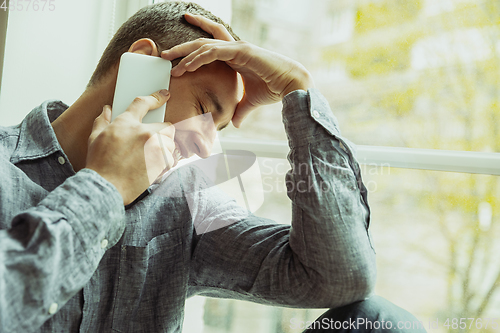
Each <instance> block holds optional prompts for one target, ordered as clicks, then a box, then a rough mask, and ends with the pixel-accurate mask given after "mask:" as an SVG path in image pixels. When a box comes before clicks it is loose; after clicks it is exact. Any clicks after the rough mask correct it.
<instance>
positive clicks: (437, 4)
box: [222, 0, 500, 152]
mask: <svg viewBox="0 0 500 333" xmlns="http://www.w3.org/2000/svg"><path fill="white" fill-rule="evenodd" d="M232 6H233V19H232V22H233V24H232V25H233V28H234V30H235V31H236V33H238V34H239V35H240V37H241V38H242V39H245V40H248V41H250V42H252V43H255V44H257V45H259V46H262V47H265V48H267V49H270V50H274V51H276V52H279V53H282V54H285V55H288V56H290V57H291V58H293V59H295V60H298V61H299V62H301V63H302V64H304V65H305V66H306V67H307V68H308V69H309V70H310V71H311V72H312V74H313V76H314V78H315V83H316V87H317V88H318V89H319V90H320V91H321V92H322V93H323V94H324V95H325V96H326V98H327V99H328V101H329V103H330V105H331V107H332V110H333V111H334V114H335V115H336V116H337V117H338V119H339V121H340V125H341V128H342V130H343V134H344V135H345V136H346V137H347V138H349V139H350V140H351V141H353V142H355V143H357V144H366V145H384V146H400V147H413V148H433V149H449V150H473V151H495V152H500V134H499V130H498V123H499V120H500V79H499V78H500V61H499V60H500V42H499V40H500V39H499V37H500V2H498V1H497V0H415V1H403V0H376V1H374V0H372V1H370V0H357V1H354V0H336V1H330V0H312V1H303V0H272V1H270V0H233V2H232ZM280 119H281V115H280V105H279V104H278V105H272V106H269V107H263V108H261V109H260V110H258V111H256V112H254V113H253V114H252V115H251V116H250V117H249V119H248V120H247V121H246V123H244V125H243V128H242V129H241V130H236V131H235V130H234V129H229V130H227V131H223V132H225V133H223V134H222V135H224V136H246V137H249V138H261V139H285V135H284V132H283V131H282V130H281V129H282V124H281V121H280Z"/></svg>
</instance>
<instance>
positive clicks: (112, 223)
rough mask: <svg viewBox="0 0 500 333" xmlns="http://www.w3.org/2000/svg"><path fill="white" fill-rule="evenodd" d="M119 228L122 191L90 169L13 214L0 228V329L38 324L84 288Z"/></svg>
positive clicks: (20, 329)
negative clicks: (8, 225)
mask: <svg viewBox="0 0 500 333" xmlns="http://www.w3.org/2000/svg"><path fill="white" fill-rule="evenodd" d="M2 202H3V203H4V204H5V201H4V200H2ZM123 229H124V226H123V204H122V199H121V197H120V195H119V194H118V192H117V191H116V189H115V188H114V187H113V186H112V185H111V184H109V183H108V182H106V181H105V180H104V179H103V178H102V177H100V176H98V175H97V174H96V173H95V172H93V171H90V170H83V171H81V172H79V173H78V174H77V175H75V176H73V177H71V178H69V179H68V180H67V181H66V182H64V183H63V184H62V185H61V186H59V187H58V188H56V189H55V190H54V191H53V192H51V193H49V194H48V195H47V197H45V198H44V199H43V200H42V201H41V202H40V203H39V204H38V205H37V206H35V207H32V208H30V209H28V210H26V211H24V212H22V213H20V214H18V215H16V216H15V217H14V219H13V220H12V226H11V228H10V229H8V230H2V231H0V331H1V332H29V331H33V330H35V329H36V328H37V327H39V326H40V325H42V324H43V323H44V322H45V321H46V320H47V319H48V318H49V317H50V316H51V315H52V314H53V313H52V312H53V310H57V308H61V307H62V306H63V305H64V304H65V303H66V302H67V301H68V300H69V299H70V298H71V297H72V296H73V295H74V294H75V293H76V292H78V291H79V290H81V289H82V288H83V286H84V285H85V284H86V283H87V282H88V280H89V279H90V277H91V276H92V274H93V273H94V271H95V269H96V268H97V265H98V263H99V261H100V260H101V258H102V256H103V254H104V252H105V251H106V249H108V248H109V247H110V246H112V245H114V244H115V243H116V242H117V241H118V239H119V238H120V237H121V234H122V233H123ZM106 243H107V244H106ZM53 304H57V306H56V305H53Z"/></svg>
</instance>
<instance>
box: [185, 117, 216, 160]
mask: <svg viewBox="0 0 500 333" xmlns="http://www.w3.org/2000/svg"><path fill="white" fill-rule="evenodd" d="M216 135H217V130H216V129H215V126H214V125H213V123H212V124H211V125H209V126H203V127H202V128H201V130H199V131H195V132H192V137H191V139H192V140H191V142H192V145H193V147H192V149H191V151H192V152H193V153H195V154H196V155H198V156H199V157H201V158H207V157H209V156H210V155H211V154H212V147H213V145H214V141H215V137H216Z"/></svg>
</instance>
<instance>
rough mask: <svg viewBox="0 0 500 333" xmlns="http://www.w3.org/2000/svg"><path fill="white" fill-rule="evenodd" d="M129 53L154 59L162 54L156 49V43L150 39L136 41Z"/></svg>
mask: <svg viewBox="0 0 500 333" xmlns="http://www.w3.org/2000/svg"><path fill="white" fill-rule="evenodd" d="M128 52H133V53H140V54H145V55H150V56H154V57H159V56H160V52H159V50H158V48H157V47H156V43H155V42H154V41H153V40H151V39H149V38H141V39H138V40H136V41H135V42H134V43H133V44H132V45H130V47H129V49H128Z"/></svg>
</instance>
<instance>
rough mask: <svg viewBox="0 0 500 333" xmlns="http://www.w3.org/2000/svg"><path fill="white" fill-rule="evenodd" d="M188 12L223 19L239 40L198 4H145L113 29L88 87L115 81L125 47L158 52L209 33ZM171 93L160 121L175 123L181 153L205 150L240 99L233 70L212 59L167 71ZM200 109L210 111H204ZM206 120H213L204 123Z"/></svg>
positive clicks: (208, 150) (204, 153)
mask: <svg viewBox="0 0 500 333" xmlns="http://www.w3.org/2000/svg"><path fill="white" fill-rule="evenodd" d="M188 12H189V13H192V14H199V15H203V16H205V17H207V18H209V19H211V20H212V21H215V22H217V23H220V24H223V25H224V26H225V27H226V29H227V30H228V31H229V32H230V33H231V35H232V36H233V38H235V39H236V40H239V38H238V37H237V36H236V35H234V33H233V32H232V30H231V28H230V27H229V26H228V25H227V24H225V23H224V22H223V21H222V20H221V19H219V18H218V17H216V16H215V15H213V14H212V13H210V12H209V11H207V10H205V9H203V8H202V7H200V6H199V5H197V4H194V3H185V2H165V3H158V4H155V5H152V6H148V7H144V8H142V9H141V10H139V11H138V12H137V13H136V14H135V15H133V16H132V17H131V18H130V19H128V20H127V21H126V22H125V23H124V24H123V25H122V26H121V27H120V29H118V31H117V33H116V34H115V36H114V37H113V39H112V40H111V41H110V43H109V45H108V47H107V48H106V49H105V51H104V53H103V55H102V57H101V60H100V61H99V64H98V66H97V68H96V70H95V72H94V74H93V75H92V78H91V80H90V82H89V84H88V87H89V88H95V87H97V86H100V85H101V83H102V84H104V83H105V82H115V81H116V75H117V69H118V64H119V60H120V57H121V55H122V54H123V53H125V52H137V53H141V54H146V55H150V56H160V54H161V51H163V50H168V49H170V48H172V47H173V46H176V45H179V44H182V43H185V42H188V41H192V40H195V39H198V38H213V37H212V36H211V35H210V34H208V33H207V32H205V31H203V30H202V29H200V28H198V27H196V26H193V25H191V24H189V23H188V22H187V21H186V20H185V18H184V14H186V13H188ZM175 63H176V61H174V64H173V65H175ZM111 76H113V77H111ZM104 78H106V80H103V79H104ZM151 93H153V92H151ZM170 93H171V97H170V99H169V101H168V103H167V108H166V112H165V121H167V122H171V123H173V124H174V126H175V127H176V135H175V141H176V144H177V146H178V147H179V150H180V152H181V154H182V155H183V157H189V156H191V155H193V154H197V155H199V156H200V157H207V156H209V155H210V153H211V149H212V145H213V141H214V137H215V131H216V130H217V129H219V130H220V129H221V128H223V127H225V126H226V125H227V124H228V123H229V122H230V121H231V118H232V116H233V113H234V110H235V108H236V105H237V103H238V101H239V97H240V94H241V92H240V89H239V87H238V80H237V75H236V72H235V71H233V70H232V69H231V68H230V67H229V66H227V65H226V64H225V63H223V62H219V61H216V62H214V63H212V64H209V65H206V66H203V67H202V68H200V69H198V70H197V71H195V72H192V73H185V74H184V75H182V76H181V77H172V78H171V82H170ZM204 113H207V114H208V115H209V116H208V117H207V116H203V114H204ZM208 118H210V119H208ZM207 120H209V121H208V122H207ZM209 123H211V124H212V126H208V125H207V124H209Z"/></svg>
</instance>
